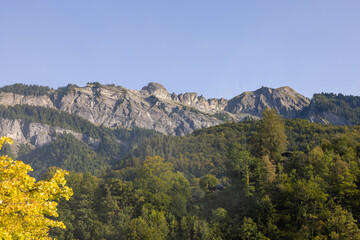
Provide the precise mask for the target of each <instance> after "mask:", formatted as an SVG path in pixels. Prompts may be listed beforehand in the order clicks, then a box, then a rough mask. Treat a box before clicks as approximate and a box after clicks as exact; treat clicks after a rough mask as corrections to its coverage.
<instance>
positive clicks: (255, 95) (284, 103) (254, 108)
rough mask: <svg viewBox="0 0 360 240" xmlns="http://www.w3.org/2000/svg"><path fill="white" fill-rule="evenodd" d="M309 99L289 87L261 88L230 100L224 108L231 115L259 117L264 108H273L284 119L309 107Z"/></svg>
mask: <svg viewBox="0 0 360 240" xmlns="http://www.w3.org/2000/svg"><path fill="white" fill-rule="evenodd" d="M309 104H310V99H308V98H306V97H304V96H302V95H300V94H298V93H296V92H295V91H294V90H293V89H291V88H289V87H282V88H277V89H271V88H265V87H262V88H260V89H258V90H256V91H254V92H244V93H242V94H241V95H239V96H237V97H235V98H233V99H231V100H230V101H229V104H228V106H227V108H226V110H228V111H229V112H231V113H234V114H238V113H248V114H251V115H254V116H257V117H261V113H262V111H264V110H265V109H266V108H273V109H276V110H277V111H278V113H279V114H281V115H283V116H284V117H285V118H292V117H294V116H296V115H297V114H299V113H300V112H301V111H302V110H303V109H304V108H305V107H307V106H309Z"/></svg>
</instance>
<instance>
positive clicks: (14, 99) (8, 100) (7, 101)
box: [0, 92, 55, 108]
mask: <svg viewBox="0 0 360 240" xmlns="http://www.w3.org/2000/svg"><path fill="white" fill-rule="evenodd" d="M18 104H26V105H30V106H40V107H47V108H55V106H54V104H53V103H52V101H51V100H50V98H49V96H23V95H19V94H15V93H7V92H0V105H4V106H15V105H18Z"/></svg>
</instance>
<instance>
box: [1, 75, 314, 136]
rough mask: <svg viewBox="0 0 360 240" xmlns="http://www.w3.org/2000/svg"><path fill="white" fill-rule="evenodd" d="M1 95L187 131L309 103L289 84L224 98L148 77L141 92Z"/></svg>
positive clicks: (107, 89) (96, 87)
mask: <svg viewBox="0 0 360 240" xmlns="http://www.w3.org/2000/svg"><path fill="white" fill-rule="evenodd" d="M1 94H2V95H0V104H1V105H15V104H29V105H34V106H43V107H49V108H57V109H58V110H60V111H64V112H68V113H72V114H76V115H78V116H80V117H82V118H84V119H86V120H89V121H90V122H92V123H94V124H96V125H104V126H107V127H117V126H121V127H125V128H132V127H134V126H137V127H141V128H146V129H154V130H156V131H159V132H161V133H164V134H172V135H185V134H189V133H191V132H192V131H194V130H195V129H198V128H203V127H210V126H214V125H217V124H220V123H223V122H224V121H229V120H230V121H241V120H244V119H246V118H259V117H261V112H262V111H263V110H264V109H265V108H266V107H270V108H275V109H277V110H278V112H279V113H280V114H282V115H283V116H284V117H293V116H296V115H297V114H298V113H299V112H301V111H302V110H303V108H304V107H307V106H308V105H309V103H310V100H309V99H307V98H306V97H304V96H302V95H300V94H298V93H296V92H295V91H294V90H293V89H291V88H289V87H284V88H278V89H271V88H265V87H263V88H261V89H259V90H256V91H254V92H245V93H243V94H241V95H239V96H237V97H235V98H233V99H231V100H226V99H224V98H221V99H215V98H212V99H206V98H205V97H203V96H198V94H197V93H184V94H175V93H172V94H170V93H169V92H168V91H167V90H166V88H165V87H164V86H162V85H161V84H159V83H153V82H151V83H149V84H148V85H147V86H145V87H143V88H142V89H141V90H140V91H138V90H130V89H126V88H123V87H121V86H114V85H100V84H98V83H91V84H88V85H87V86H85V87H77V86H75V85H69V86H68V87H66V88H61V89H58V90H56V91H54V90H51V91H49V93H48V95H45V96H41V97H35V96H21V95H15V94H12V93H1Z"/></svg>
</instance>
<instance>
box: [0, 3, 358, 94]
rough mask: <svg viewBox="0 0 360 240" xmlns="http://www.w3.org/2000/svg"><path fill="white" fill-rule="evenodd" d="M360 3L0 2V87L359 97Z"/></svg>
mask: <svg viewBox="0 0 360 240" xmlns="http://www.w3.org/2000/svg"><path fill="white" fill-rule="evenodd" d="M359 13H360V1H358V0H352V1H350V0H341V1H339V0H316V1H314V0H301V1H300V0H299V1H289V0H271V1H269V0H251V1H249V0H233V1H232V0H224V1H220V0H206V1H205V0H204V1H203V0H181V1H180V0H177V1H176V0H143V1H141V0H131V1H126V0H113V1H112V0H104V1H101V0H96V1H95V0H61V1H56V0H31V1H29V0H0V87H1V86H5V85H10V84H14V83H24V84H37V85H43V86H50V87H52V88H55V89H56V88H58V87H63V86H66V85H67V84H69V83H71V84H76V85H78V86H85V85H86V83H88V82H100V83H101V84H115V85H120V86H123V87H125V88H128V89H141V88H142V87H143V86H146V85H147V84H148V83H149V82H158V83H161V84H162V85H163V86H164V87H165V88H167V90H168V91H169V92H170V93H172V92H175V93H177V94H179V93H185V92H197V93H198V94H199V95H203V96H204V97H206V98H213V97H216V98H220V97H224V98H226V99H230V98H232V97H235V96H237V95H239V94H241V93H242V92H244V91H253V90H256V89H258V88H261V87H262V86H265V87H271V88H278V87H282V86H289V87H291V88H293V89H294V90H295V91H297V92H299V93H301V94H303V95H305V96H307V97H312V95H313V94H314V93H320V92H333V93H342V94H345V95H360V14H359Z"/></svg>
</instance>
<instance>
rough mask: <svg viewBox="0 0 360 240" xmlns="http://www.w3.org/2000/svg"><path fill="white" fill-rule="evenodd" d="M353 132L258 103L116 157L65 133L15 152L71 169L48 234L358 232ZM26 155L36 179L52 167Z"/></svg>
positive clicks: (357, 146) (308, 235)
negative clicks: (231, 118)
mask: <svg viewBox="0 0 360 240" xmlns="http://www.w3.org/2000/svg"><path fill="white" fill-rule="evenodd" d="M359 133H360V128H359V127H358V126H326V125H319V124H312V123H309V122H308V121H306V120H299V119H295V120H286V121H284V120H282V119H281V118H280V117H279V116H277V115H276V113H275V111H273V110H267V111H265V112H264V119H263V120H260V121H245V122H241V123H227V124H223V125H219V126H216V127H211V128H208V129H202V130H197V131H195V132H194V133H193V134H191V135H188V136H185V137H172V136H163V135H153V136H150V135H148V136H146V137H144V138H142V140H141V141H139V142H138V146H137V147H133V148H131V149H128V151H127V154H126V156H124V157H122V158H121V159H120V160H117V161H116V159H117V158H114V159H113V160H109V159H107V158H108V157H109V155H107V154H106V153H105V152H107V150H106V149H102V148H99V149H91V151H90V150H89V148H88V147H87V146H85V145H86V144H84V143H82V142H81V144H83V146H81V144H80V143H76V141H78V140H75V139H74V138H73V137H72V136H70V135H63V136H59V137H58V139H57V140H56V141H55V142H54V143H52V144H50V145H48V146H45V147H43V148H42V150H40V149H39V150H33V151H29V152H28V153H27V154H28V155H26V154H24V155H23V156H24V157H26V156H30V155H29V154H32V156H34V158H33V159H36V158H37V159H42V158H44V159H45V156H48V159H49V161H56V159H59V161H63V163H64V164H63V165H61V167H62V168H65V169H68V170H73V171H71V173H70V175H69V176H68V177H67V181H68V185H69V186H70V187H72V189H73V191H74V195H73V196H72V197H71V198H70V200H69V201H65V200H64V201H60V202H59V205H58V209H59V215H60V217H59V220H61V221H63V222H64V223H65V225H66V226H67V228H66V229H58V228H53V229H52V231H51V234H52V236H53V237H56V238H57V239H360V230H359V228H358V220H359V218H360V211H359V200H358V196H359V184H360V183H359V181H358V178H359V177H360V165H359V159H360V137H359V136H360V135H359ZM115 137H116V136H115ZM115 143H116V142H115ZM77 144H79V145H77ZM115 145H116V144H115ZM114 148H115V149H116V146H114ZM117 151H119V150H109V152H110V153H111V154H115V155H116V154H120V153H117ZM75 152H81V154H83V158H82V159H81V156H80V157H79V156H76V154H75ZM49 154H52V155H49ZM57 154H59V155H57ZM61 154H63V155H64V156H62V155H61ZM72 154H75V155H74V156H73V155H72ZM49 156H51V157H49ZM61 156H62V157H61ZM75 156H76V157H75ZM50 159H51V160H50ZM89 159H92V160H91V161H89ZM72 160H74V161H73V162H72ZM39 162H40V160H39ZM30 163H31V162H30ZM75 163H76V164H80V163H82V164H83V165H79V167H75V166H74V164H75ZM31 164H33V165H34V169H35V170H36V171H40V172H41V173H42V174H41V175H40V176H39V179H46V178H48V176H51V173H53V172H54V171H55V170H56V167H50V168H49V169H48V170H46V172H45V173H44V171H45V169H42V166H40V165H36V162H32V163H31ZM51 165H52V163H51V162H49V163H48V164H47V165H46V166H51ZM54 165H55V166H57V165H56V164H54ZM91 169H98V170H101V169H102V171H92V170H91ZM90 172H93V173H90ZM94 174H95V175H94Z"/></svg>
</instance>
